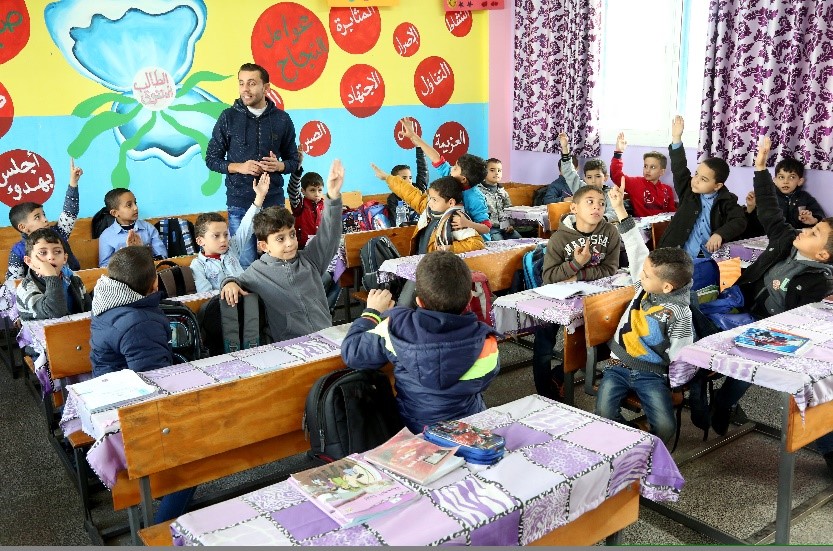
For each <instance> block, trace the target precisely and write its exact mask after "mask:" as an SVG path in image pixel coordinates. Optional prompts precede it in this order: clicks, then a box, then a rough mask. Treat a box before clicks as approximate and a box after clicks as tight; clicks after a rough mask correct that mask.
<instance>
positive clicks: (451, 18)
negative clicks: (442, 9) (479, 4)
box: [445, 11, 472, 38]
mask: <svg viewBox="0 0 833 551" xmlns="http://www.w3.org/2000/svg"><path fill="white" fill-rule="evenodd" d="M471 23H472V18H471V12H470V11H450V12H448V13H446V14H445V28H446V29H448V32H450V33H451V34H453V35H454V36H457V37H461V38H462V37H464V36H466V35H467V34H469V32H471Z"/></svg>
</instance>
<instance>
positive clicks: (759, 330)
mask: <svg viewBox="0 0 833 551" xmlns="http://www.w3.org/2000/svg"><path fill="white" fill-rule="evenodd" d="M735 344H736V345H738V346H743V347H745V348H754V349H757V350H765V351H767V352H774V353H776V354H787V355H791V356H795V355H801V354H803V353H804V352H806V351H807V349H808V348H810V347H811V346H812V345H813V340H812V339H809V338H807V337H802V336H801V335H796V334H794V333H789V332H787V331H785V330H781V329H775V328H772V327H750V328H748V329H747V330H746V331H744V332H743V333H741V334H740V335H738V336H737V337H735Z"/></svg>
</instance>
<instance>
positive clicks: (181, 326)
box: [159, 300, 202, 364]
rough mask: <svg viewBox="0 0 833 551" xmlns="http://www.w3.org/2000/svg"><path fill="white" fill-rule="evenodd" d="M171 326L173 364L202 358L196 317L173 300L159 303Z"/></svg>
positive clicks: (188, 309)
mask: <svg viewBox="0 0 833 551" xmlns="http://www.w3.org/2000/svg"><path fill="white" fill-rule="evenodd" d="M159 307H160V308H162V312H164V314H165V316H166V317H167V318H168V323H169V324H170V325H171V349H172V350H173V353H174V363H175V364H180V363H185V362H193V361H194V360H199V359H200V358H201V357H202V338H201V337H200V325H199V323H198V322H197V316H196V315H195V314H194V312H192V311H191V309H190V308H188V307H187V306H184V305H183V304H182V303H179V302H176V301H173V300H163V301H162V302H160V303H159Z"/></svg>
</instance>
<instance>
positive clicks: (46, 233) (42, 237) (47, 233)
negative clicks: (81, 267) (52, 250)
mask: <svg viewBox="0 0 833 551" xmlns="http://www.w3.org/2000/svg"><path fill="white" fill-rule="evenodd" d="M38 241H46V242H47V243H60V245H61V248H62V249H64V252H67V250H66V247H64V242H63V241H61V237H60V236H59V235H58V234H57V233H55V230H53V229H52V228H41V229H39V230H35V231H33V232H32V233H30V234H29V235H28V236H26V256H32V249H34V248H35V245H37V243H38Z"/></svg>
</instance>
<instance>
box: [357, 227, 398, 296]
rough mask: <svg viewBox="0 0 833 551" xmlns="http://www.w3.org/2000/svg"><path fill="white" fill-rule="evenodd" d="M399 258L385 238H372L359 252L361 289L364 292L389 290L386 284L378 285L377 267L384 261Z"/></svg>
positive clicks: (392, 245)
mask: <svg viewBox="0 0 833 551" xmlns="http://www.w3.org/2000/svg"><path fill="white" fill-rule="evenodd" d="M399 257H400V254H399V251H397V250H396V246H395V245H394V244H393V243H391V241H390V239H388V238H387V237H373V238H371V239H370V240H369V241H368V242H367V243H365V244H364V245H362V248H361V249H360V250H359V258H361V261H362V272H363V275H362V287H363V288H364V290H365V291H369V290H371V289H390V287H389V286H387V285H386V284H384V283H379V280H378V272H379V266H381V265H382V263H383V262H384V261H385V260H388V259H391V258H399ZM391 292H392V291H391ZM397 294H398V293H397Z"/></svg>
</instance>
